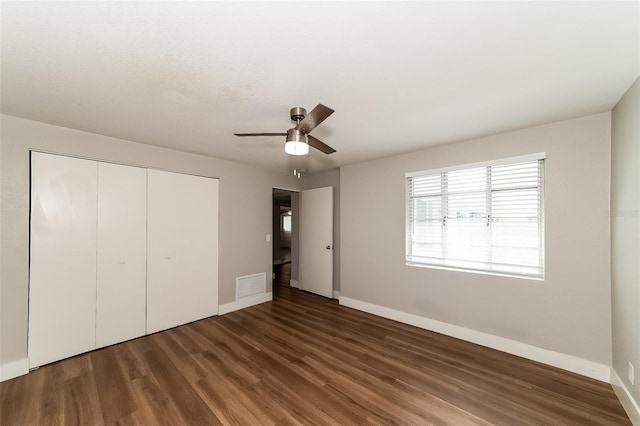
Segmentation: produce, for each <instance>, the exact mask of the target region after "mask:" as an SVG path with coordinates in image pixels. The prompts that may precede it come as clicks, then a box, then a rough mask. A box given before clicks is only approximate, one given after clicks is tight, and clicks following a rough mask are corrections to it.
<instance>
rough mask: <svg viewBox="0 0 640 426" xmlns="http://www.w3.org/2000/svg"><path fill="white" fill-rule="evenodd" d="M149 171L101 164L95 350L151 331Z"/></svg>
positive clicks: (99, 168) (99, 171)
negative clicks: (148, 319) (148, 328)
mask: <svg viewBox="0 0 640 426" xmlns="http://www.w3.org/2000/svg"><path fill="white" fill-rule="evenodd" d="M146 227H147V171H146V169H142V168H139V167H129V166H121V165H118V164H109V163H98V249H97V250H98V255H97V256H98V271H97V311H96V345H97V347H102V346H108V345H111V344H114V343H118V342H123V341H125V340H129V339H133V338H135V337H139V336H143V335H144V334H145V331H146V312H145V306H146V273H147V271H146V267H147V257H146V256H147V253H146V246H147V235H146Z"/></svg>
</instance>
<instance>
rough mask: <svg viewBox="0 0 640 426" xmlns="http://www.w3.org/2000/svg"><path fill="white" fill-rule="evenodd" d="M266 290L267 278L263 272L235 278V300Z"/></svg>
mask: <svg viewBox="0 0 640 426" xmlns="http://www.w3.org/2000/svg"><path fill="white" fill-rule="evenodd" d="M266 291H267V280H266V274H265V273H264V272H262V273H260V274H254V275H245V276H244V277H237V278H236V300H238V299H242V298H244V297H249V296H253V295H254V294H262V293H266Z"/></svg>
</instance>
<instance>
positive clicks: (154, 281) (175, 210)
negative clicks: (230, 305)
mask: <svg viewBox="0 0 640 426" xmlns="http://www.w3.org/2000/svg"><path fill="white" fill-rule="evenodd" d="M147 195H148V211H147V218H148V221H147V224H148V235H147V241H148V244H147V262H148V269H147V333H153V332H156V331H160V330H164V329H167V328H171V327H175V326H177V325H180V324H185V323H188V322H191V321H195V320H198V319H202V318H206V317H209V316H212V315H216V314H217V313H218V181H217V180H216V179H209V178H203V177H198V176H190V175H183V174H179V173H170V172H164V171H159V170H148V194H147Z"/></svg>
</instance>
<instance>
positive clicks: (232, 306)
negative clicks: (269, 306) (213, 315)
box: [218, 292, 273, 315]
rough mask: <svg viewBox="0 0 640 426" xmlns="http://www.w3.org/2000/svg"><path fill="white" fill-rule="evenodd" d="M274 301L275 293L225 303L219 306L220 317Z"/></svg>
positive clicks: (255, 295)
mask: <svg viewBox="0 0 640 426" xmlns="http://www.w3.org/2000/svg"><path fill="white" fill-rule="evenodd" d="M271 300H273V293H272V292H268V293H260V294H254V295H253V296H249V297H243V298H242V299H239V300H236V301H235V302H230V303H225V304H224V305H220V306H218V315H224V314H228V313H229V312H233V311H237V310H239V309H244V308H248V307H249V306H253V305H258V304H260V303H264V302H269V301H271Z"/></svg>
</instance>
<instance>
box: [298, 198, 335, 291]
mask: <svg viewBox="0 0 640 426" xmlns="http://www.w3.org/2000/svg"><path fill="white" fill-rule="evenodd" d="M299 279H300V288H301V289H302V290H305V291H309V292H311V293H315V294H318V295H320V296H324V297H329V298H331V297H333V187H330V186H328V187H325V188H316V189H308V190H305V191H302V192H301V193H300V276H299Z"/></svg>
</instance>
